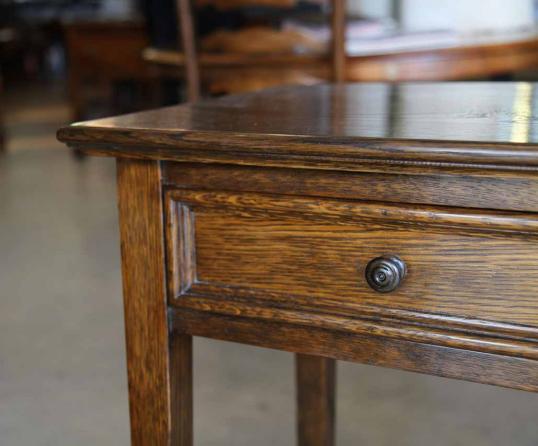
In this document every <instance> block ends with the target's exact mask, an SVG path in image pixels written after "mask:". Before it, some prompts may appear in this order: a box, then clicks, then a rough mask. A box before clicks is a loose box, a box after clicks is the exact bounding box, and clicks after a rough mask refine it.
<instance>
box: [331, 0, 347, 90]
mask: <svg viewBox="0 0 538 446" xmlns="http://www.w3.org/2000/svg"><path fill="white" fill-rule="evenodd" d="M331 7H332V17H331V21H332V27H331V31H332V59H333V66H332V71H333V73H332V74H333V81H334V82H336V83H341V82H344V80H345V69H346V66H345V63H346V2H345V0H332V2H331Z"/></svg>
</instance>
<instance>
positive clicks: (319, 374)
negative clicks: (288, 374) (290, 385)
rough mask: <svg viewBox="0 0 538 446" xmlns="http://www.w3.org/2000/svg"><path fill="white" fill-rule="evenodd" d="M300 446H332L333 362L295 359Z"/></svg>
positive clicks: (315, 359)
mask: <svg viewBox="0 0 538 446" xmlns="http://www.w3.org/2000/svg"><path fill="white" fill-rule="evenodd" d="M295 369H296V384H297V415H298V416H297V434H298V445H299V446H333V445H334V424H335V386H336V373H335V372H336V361H335V360H334V359H328V358H322V357H318V356H310V355H303V354H297V355H295Z"/></svg>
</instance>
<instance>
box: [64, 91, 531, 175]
mask: <svg viewBox="0 0 538 446" xmlns="http://www.w3.org/2000/svg"><path fill="white" fill-rule="evenodd" d="M534 88H535V85H534V84H526V83H506V84H500V83H499V84H492V83H462V84H401V85H396V86H394V85H393V86H390V85H383V84H373V85H372V84H369V85H364V84H362V85H361V84H347V85H342V86H338V85H336V86H331V85H321V86H313V87H293V88H292V87H283V88H278V89H270V90H265V91H263V92H259V93H254V94H248V95H236V96H229V97H227V98H222V99H219V100H211V101H202V102H199V103H196V104H192V105H183V106H177V107H171V108H165V109H160V110H156V111H150V112H143V113H137V114H131V115H125V116H123V117H118V118H108V119H102V120H96V121H90V122H88V123H84V124H81V125H78V126H73V127H67V128H64V129H62V130H60V132H59V137H60V139H61V140H63V141H65V142H67V143H68V144H70V145H72V146H74V147H83V148H85V149H86V150H88V151H89V152H90V153H95V154H104V155H109V156H133V157H143V158H153V159H167V160H177V161H196V162H203V163H208V162H211V163H214V162H219V163H228V164H243V165H245V164H250V165H260V166H275V165H276V166H278V165H284V166H288V167H299V168H316V169H319V168H325V169H337V170H361V169H364V166H370V168H371V169H373V168H376V169H379V168H381V167H384V168H385V169H392V170H393V171H399V169H400V168H401V167H402V166H403V167H409V166H413V167H415V168H418V167H424V166H426V167H427V166H431V167H446V168H454V167H459V168H464V167H467V168H469V167H473V168H475V169H484V168H490V169H491V168H504V169H519V170H526V169H533V170H536V168H537V167H538V150H537V145H536V144H538V132H537V131H534V130H533V129H535V128H536V127H537V126H538V116H537V111H536V110H535V109H534V105H533V104H532V103H531V102H532V101H531V98H532V92H533V90H534ZM372 104H373V105H372ZM342 110H343V111H344V112H343V114H342ZM333 113H338V114H342V116H341V118H339V119H338V121H339V122H338V125H336V124H335V121H334V119H333Z"/></svg>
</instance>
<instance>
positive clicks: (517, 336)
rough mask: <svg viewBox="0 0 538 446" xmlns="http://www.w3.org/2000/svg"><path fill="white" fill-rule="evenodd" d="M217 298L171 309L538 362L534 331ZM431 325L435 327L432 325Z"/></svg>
mask: <svg viewBox="0 0 538 446" xmlns="http://www.w3.org/2000/svg"><path fill="white" fill-rule="evenodd" d="M203 292H205V294H203ZM218 292H219V290H218V289H213V290H211V289H210V290H207V289H206V288H205V287H202V288H201V290H199V289H198V287H196V288H195V289H194V290H193V292H192V293H188V294H187V295H185V296H182V297H181V298H180V299H177V300H176V301H174V302H173V305H174V307H176V308H177V309H188V310H196V311H206V312H210V313H216V314H222V315H226V316H234V317H241V318H248V319H253V320H257V321H269V322H283V323H291V324H294V325H299V326H305V327H311V328H314V327H315V328H319V329H324V330H332V331H338V332H340V333H349V334H352V335H363V336H377V337H383V338H387V339H397V340H404V341H411V342H416V343H422V344H430V345H437V346H442V347H450V348H458V349H461V350H467V351H476V352H482V353H493V354H496V355H504V356H512V357H520V358H526V359H538V344H537V341H536V330H534V332H533V333H532V334H533V335H534V336H529V338H525V337H524V336H525V335H526V333H524V332H523V330H519V331H518V330H517V327H514V326H510V325H508V324H505V325H501V326H499V325H497V324H496V323H492V322H489V323H487V322H485V321H482V324H481V325H476V326H472V324H467V325H466V324H465V323H466V322H467V321H466V320H465V319H462V318H451V319H445V318H443V317H439V318H438V320H437V321H435V320H431V319H428V318H427V316H428V315H423V317H422V320H420V319H419V318H415V319H413V318H405V316H406V314H405V313H403V312H400V313H398V312H388V311H384V310H382V311H379V310H378V311H377V313H374V312H373V311H370V312H369V313H368V312H367V311H362V308H361V311H355V313H352V312H350V311H349V312H348V313H347V314H346V313H345V312H344V311H342V310H341V309H340V308H338V307H336V305H335V306H334V307H333V308H332V309H329V308H326V307H325V306H324V305H323V304H319V305H318V303H317V302H316V301H314V303H313V302H312V300H311V301H310V302H309V305H301V303H297V302H295V299H293V300H292V299H291V298H290V299H288V302H285V303H282V302H277V303H273V302H271V303H270V304H268V303H267V302H263V300H262V299H257V297H258V296H257V295H256V294H254V295H252V294H251V295H250V296H248V297H246V298H241V295H240V294H239V295H238V293H237V294H236V293H234V294H233V295H229V294H230V293H224V292H221V293H220V294H218ZM335 308H336V309H335ZM402 316H403V317H402ZM420 322H422V323H420ZM435 322H438V324H437V325H435ZM458 323H459V324H458ZM503 329H504V330H503ZM531 338H532V339H531Z"/></svg>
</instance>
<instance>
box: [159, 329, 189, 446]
mask: <svg viewBox="0 0 538 446" xmlns="http://www.w3.org/2000/svg"><path fill="white" fill-rule="evenodd" d="M169 342H170V399H171V401H170V407H171V410H170V417H171V431H170V440H169V445H170V446H192V444H193V383H192V378H193V377H192V366H193V364H192V337H191V336H189V335H187V334H183V333H170V336H169ZM151 444H154V443H151Z"/></svg>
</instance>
